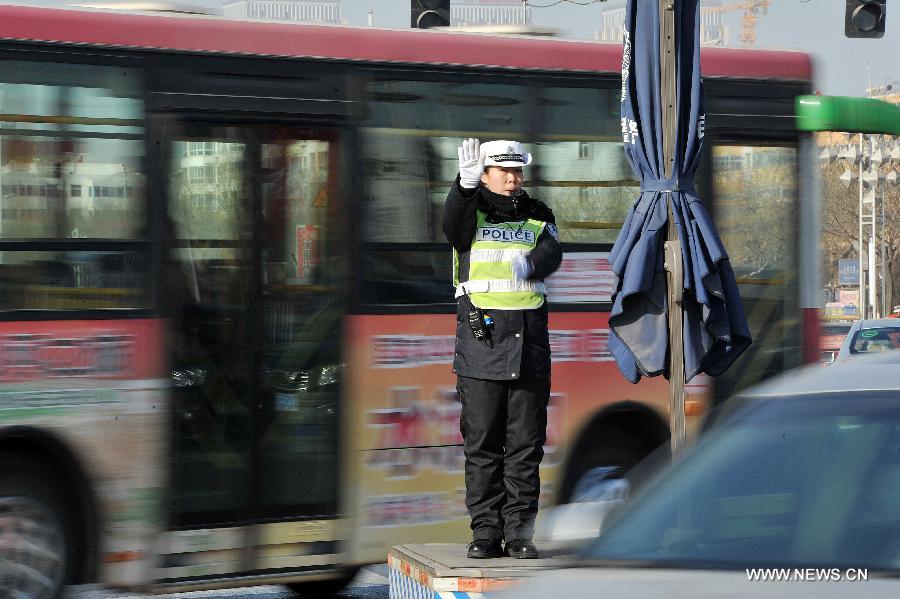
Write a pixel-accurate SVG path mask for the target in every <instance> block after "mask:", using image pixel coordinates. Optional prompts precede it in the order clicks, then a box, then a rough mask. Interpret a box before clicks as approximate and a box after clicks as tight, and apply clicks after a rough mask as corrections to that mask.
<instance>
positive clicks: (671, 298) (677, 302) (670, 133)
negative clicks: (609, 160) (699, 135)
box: [659, 0, 686, 460]
mask: <svg viewBox="0 0 900 599" xmlns="http://www.w3.org/2000/svg"><path fill="white" fill-rule="evenodd" d="M675 35H676V31H675V2H674V0H659V61H660V73H659V76H660V86H659V88H660V96H661V97H660V101H661V108H662V129H663V130H662V133H663V138H662V143H663V148H662V149H663V161H664V165H665V167H664V174H665V177H666V178H667V179H670V178H671V177H672V166H673V162H674V156H675V127H676V125H677V122H678V121H677V115H678V112H677V106H676V103H675V76H676V70H675ZM666 203H667V210H668V217H669V218H668V227H667V233H666V242H665V269H666V283H667V285H666V287H667V289H666V297H667V303H668V320H669V389H670V396H669V426H670V430H671V435H672V436H671V449H672V459H673V460H677V459H678V458H679V457H680V456H681V454H682V453H683V452H684V445H685V439H686V432H685V422H684V322H683V312H682V310H681V296H682V294H683V292H684V273H683V265H682V262H681V242H680V241H679V239H678V231H677V227H676V226H675V218H674V216H675V215H674V213H673V206H672V192H668V193H666Z"/></svg>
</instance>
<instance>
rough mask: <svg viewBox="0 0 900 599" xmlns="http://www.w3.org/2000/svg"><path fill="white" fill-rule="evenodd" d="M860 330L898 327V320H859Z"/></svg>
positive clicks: (899, 324) (899, 323)
mask: <svg viewBox="0 0 900 599" xmlns="http://www.w3.org/2000/svg"><path fill="white" fill-rule="evenodd" d="M858 322H859V327H858V328H860V329H882V328H894V327H900V320H898V319H896V318H870V319H869V320H860V321H858Z"/></svg>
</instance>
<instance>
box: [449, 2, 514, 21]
mask: <svg viewBox="0 0 900 599" xmlns="http://www.w3.org/2000/svg"><path fill="white" fill-rule="evenodd" d="M531 10H532V9H531V8H528V7H527V5H526V4H525V3H523V2H522V1H521V0H454V1H453V2H451V3H450V25H451V26H452V27H472V26H480V25H530V24H531V22H532V21H531Z"/></svg>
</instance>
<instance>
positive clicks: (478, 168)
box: [456, 137, 484, 189]
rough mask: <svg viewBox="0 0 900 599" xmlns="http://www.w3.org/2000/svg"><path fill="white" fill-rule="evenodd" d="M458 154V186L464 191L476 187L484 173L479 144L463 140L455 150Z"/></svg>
mask: <svg viewBox="0 0 900 599" xmlns="http://www.w3.org/2000/svg"><path fill="white" fill-rule="evenodd" d="M456 153H457V154H459V184H460V185H461V186H463V187H465V188H466V189H474V188H476V187H478V183H479V182H480V181H481V174H482V173H484V156H482V155H481V143H479V141H478V140H477V139H474V138H471V137H470V138H468V139H464V140H463V142H462V145H461V146H459V148H457V150H456Z"/></svg>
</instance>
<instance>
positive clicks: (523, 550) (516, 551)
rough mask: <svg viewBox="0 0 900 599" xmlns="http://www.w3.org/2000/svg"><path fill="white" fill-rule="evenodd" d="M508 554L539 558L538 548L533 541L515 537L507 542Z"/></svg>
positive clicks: (518, 556)
mask: <svg viewBox="0 0 900 599" xmlns="http://www.w3.org/2000/svg"><path fill="white" fill-rule="evenodd" d="M506 555H508V556H509V557H515V558H517V559H537V558H538V550H537V547H535V546H534V543H532V542H531V541H524V540H522V539H513V540H512V541H507V543H506Z"/></svg>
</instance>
